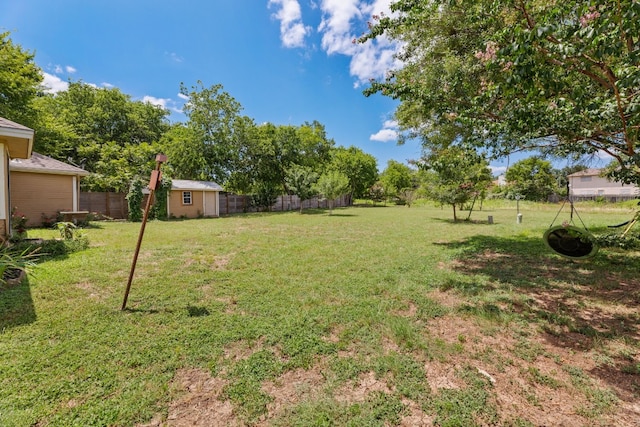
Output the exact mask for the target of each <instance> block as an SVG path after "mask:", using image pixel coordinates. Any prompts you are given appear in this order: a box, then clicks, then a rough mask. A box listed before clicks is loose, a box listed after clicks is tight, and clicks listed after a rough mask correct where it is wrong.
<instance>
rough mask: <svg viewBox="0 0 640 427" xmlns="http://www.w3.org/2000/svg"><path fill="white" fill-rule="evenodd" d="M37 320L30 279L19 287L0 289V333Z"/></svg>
mask: <svg viewBox="0 0 640 427" xmlns="http://www.w3.org/2000/svg"><path fill="white" fill-rule="evenodd" d="M35 320H36V310H35V308H34V306H33V299H32V298H31V288H30V285H29V279H28V278H26V279H25V280H24V281H23V282H22V283H21V284H19V285H16V286H11V287H6V288H0V333H2V331H4V330H6V329H9V328H14V327H16V326H20V325H27V324H30V323H33V322H35Z"/></svg>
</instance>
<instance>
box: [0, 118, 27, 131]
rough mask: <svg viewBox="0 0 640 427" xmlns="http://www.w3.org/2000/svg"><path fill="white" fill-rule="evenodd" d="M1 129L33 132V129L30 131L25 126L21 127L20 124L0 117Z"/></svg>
mask: <svg viewBox="0 0 640 427" xmlns="http://www.w3.org/2000/svg"><path fill="white" fill-rule="evenodd" d="M0 128H5V129H18V130H25V131H30V132H33V130H32V129H29V128H28V127H26V126H23V125H21V124H19V123H16V122H12V121H11V120H7V119H5V118H4V117H0Z"/></svg>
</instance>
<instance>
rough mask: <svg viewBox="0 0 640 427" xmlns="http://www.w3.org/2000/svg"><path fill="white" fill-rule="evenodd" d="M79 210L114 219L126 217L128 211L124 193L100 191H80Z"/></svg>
mask: <svg viewBox="0 0 640 427" xmlns="http://www.w3.org/2000/svg"><path fill="white" fill-rule="evenodd" d="M80 210H81V211H89V212H95V213H99V214H102V215H106V216H108V217H110V218H115V219H126V218H127V215H128V212H129V211H128V207H127V199H126V194H124V193H109V192H101V191H91V192H86V191H81V192H80Z"/></svg>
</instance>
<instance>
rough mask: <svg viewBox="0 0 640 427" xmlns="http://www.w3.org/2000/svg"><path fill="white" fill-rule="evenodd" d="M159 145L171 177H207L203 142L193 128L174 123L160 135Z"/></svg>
mask: <svg viewBox="0 0 640 427" xmlns="http://www.w3.org/2000/svg"><path fill="white" fill-rule="evenodd" d="M159 145H160V147H161V150H162V151H163V152H164V153H165V154H166V155H167V164H166V166H165V167H166V168H168V170H169V173H170V175H171V176H172V177H173V178H176V179H192V180H206V179H207V178H209V175H210V169H209V166H208V165H207V158H206V157H205V153H204V142H203V141H202V139H201V138H199V136H198V133H197V132H196V131H195V130H194V129H193V128H191V127H188V126H185V125H184V124H183V123H176V124H174V125H172V126H171V129H169V130H168V131H167V132H166V133H165V134H164V135H163V136H162V138H161V140H160V144H159Z"/></svg>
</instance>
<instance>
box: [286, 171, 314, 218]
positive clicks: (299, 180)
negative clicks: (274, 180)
mask: <svg viewBox="0 0 640 427" xmlns="http://www.w3.org/2000/svg"><path fill="white" fill-rule="evenodd" d="M317 180H318V174H317V173H316V172H314V171H313V169H311V168H310V167H308V166H299V165H294V166H292V167H291V168H290V169H289V170H288V171H287V173H286V175H285V181H286V184H287V188H288V189H289V191H290V192H291V193H292V194H295V195H297V196H298V197H299V198H300V213H302V206H303V202H304V201H305V200H309V199H310V198H312V197H313V196H315V195H316V194H317V192H316V188H315V183H316V181H317Z"/></svg>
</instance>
